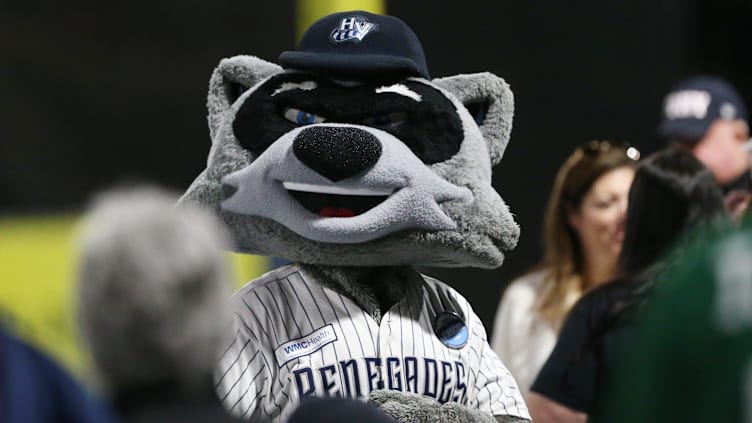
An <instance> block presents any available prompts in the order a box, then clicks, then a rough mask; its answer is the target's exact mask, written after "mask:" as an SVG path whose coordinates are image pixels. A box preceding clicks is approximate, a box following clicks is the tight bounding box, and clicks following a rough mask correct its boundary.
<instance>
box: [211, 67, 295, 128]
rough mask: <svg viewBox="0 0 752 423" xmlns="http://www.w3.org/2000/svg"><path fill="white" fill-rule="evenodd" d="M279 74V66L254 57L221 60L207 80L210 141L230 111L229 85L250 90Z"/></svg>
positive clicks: (280, 69)
mask: <svg viewBox="0 0 752 423" xmlns="http://www.w3.org/2000/svg"><path fill="white" fill-rule="evenodd" d="M279 72H282V68H281V67H280V66H279V65H276V64H274V63H270V62H267V61H266V60H262V59H259V58H258V57H254V56H234V57H230V58H228V59H222V60H221V61H220V62H219V65H217V68H216V69H215V70H214V73H212V76H211V79H210V80H209V94H208V95H207V99H206V107H207V109H208V110H209V115H208V120H209V135H210V136H211V139H212V140H214V139H215V135H216V132H217V128H219V126H220V125H221V123H222V120H223V119H224V118H225V112H227V111H228V110H230V106H231V104H230V102H229V100H228V96H229V89H230V84H231V83H236V84H240V85H242V86H244V87H245V88H251V87H253V86H255V85H256V84H258V83H259V82H261V81H263V80H264V79H266V78H268V77H270V76H272V75H274V74H276V73H279Z"/></svg>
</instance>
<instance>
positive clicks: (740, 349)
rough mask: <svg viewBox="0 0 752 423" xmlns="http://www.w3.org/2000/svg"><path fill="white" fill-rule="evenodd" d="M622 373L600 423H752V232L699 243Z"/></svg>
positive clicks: (662, 294)
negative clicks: (750, 422)
mask: <svg viewBox="0 0 752 423" xmlns="http://www.w3.org/2000/svg"><path fill="white" fill-rule="evenodd" d="M618 370H619V371H618V373H617V374H616V377H615V378H614V379H613V380H614V385H613V386H612V387H611V390H610V392H609V395H608V400H607V401H606V402H605V403H604V404H603V407H601V409H600V413H599V414H598V415H597V417H598V418H597V419H596V420H597V421H602V422H614V423H619V422H685V423H686V422H711V421H712V422H716V421H717V422H749V421H752V227H750V226H749V225H747V226H745V227H744V228H742V229H741V230H740V229H737V228H725V229H723V230H716V231H713V232H708V233H705V234H704V235H703V236H700V237H698V239H697V242H695V243H694V244H693V246H692V247H691V248H689V249H688V250H687V251H686V252H685V253H684V254H683V255H682V257H681V258H680V259H679V260H678V262H677V263H676V264H675V265H674V266H672V267H671V268H670V269H669V271H668V272H667V273H666V275H665V276H664V278H662V280H661V281H660V282H659V283H658V284H657V287H656V291H655V294H654V297H653V298H652V299H651V301H650V303H649V304H648V308H647V309H646V310H645V314H644V316H643V319H642V321H641V322H640V325H639V327H638V331H637V332H636V339H635V342H634V344H633V345H632V346H631V347H630V348H628V349H627V350H626V351H624V354H623V360H622V366H621V368H620V369H618Z"/></svg>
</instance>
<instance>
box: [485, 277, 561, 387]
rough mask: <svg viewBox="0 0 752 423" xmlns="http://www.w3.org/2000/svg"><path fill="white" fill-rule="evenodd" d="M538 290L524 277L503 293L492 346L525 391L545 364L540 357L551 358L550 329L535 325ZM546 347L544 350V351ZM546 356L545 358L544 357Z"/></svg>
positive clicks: (495, 321) (495, 322)
mask: <svg viewBox="0 0 752 423" xmlns="http://www.w3.org/2000/svg"><path fill="white" fill-rule="evenodd" d="M535 299H536V292H535V289H534V288H533V286H531V285H530V284H529V283H525V279H520V280H517V281H514V282H512V284H511V285H509V287H508V288H507V290H506V292H504V296H503V297H502V299H501V304H500V305H499V309H498V310H497V312H496V318H495V320H494V329H493V336H492V338H491V346H492V349H493V351H494V352H496V354H498V355H499V357H500V358H501V360H502V361H503V362H504V364H505V365H506V366H507V368H508V369H509V371H510V372H511V373H512V375H513V376H514V378H515V380H516V381H517V384H518V386H519V387H520V389H521V390H522V391H523V392H527V391H528V390H529V389H530V385H532V383H533V379H534V378H535V376H536V374H537V372H538V370H539V369H540V366H541V365H542V363H539V361H540V360H541V359H540V358H539V356H541V355H545V357H548V353H550V348H549V349H548V350H546V347H547V343H548V342H549V339H548V338H551V337H552V336H553V337H554V340H555V334H549V333H548V332H550V331H549V330H546V329H545V328H542V327H539V326H540V325H537V326H536V325H535V324H534V321H535V312H534V311H533V307H534V304H535ZM544 350H545V351H544ZM545 357H544V358H543V359H545Z"/></svg>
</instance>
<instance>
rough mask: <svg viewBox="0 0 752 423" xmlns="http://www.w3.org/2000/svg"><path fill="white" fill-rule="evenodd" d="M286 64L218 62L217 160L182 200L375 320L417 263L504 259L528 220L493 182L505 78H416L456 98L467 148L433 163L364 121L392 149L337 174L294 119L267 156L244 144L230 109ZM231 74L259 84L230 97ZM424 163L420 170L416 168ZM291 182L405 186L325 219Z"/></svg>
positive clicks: (412, 415) (421, 402) (467, 414)
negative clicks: (332, 175) (300, 145)
mask: <svg viewBox="0 0 752 423" xmlns="http://www.w3.org/2000/svg"><path fill="white" fill-rule="evenodd" d="M230 64H232V66H231V65H230ZM281 71H282V70H281V69H280V68H279V67H276V65H272V64H268V63H266V62H264V61H263V60H261V59H258V58H252V57H248V56H241V57H237V58H232V59H226V60H224V61H222V62H221V63H220V66H219V67H218V68H217V69H216V70H215V72H214V75H213V76H212V83H211V84H210V92H209V100H208V104H209V115H210V117H209V123H210V132H211V136H212V148H211V151H210V153H209V159H208V166H207V169H206V170H205V171H204V172H202V173H201V175H199V177H198V178H197V179H196V180H195V181H194V183H193V184H192V185H191V187H190V188H189V189H188V191H187V192H186V193H185V194H184V196H183V197H182V198H181V200H180V202H181V203H188V202H195V203H199V204H201V205H202V206H204V207H207V208H209V209H210V210H212V211H214V212H215V213H217V214H218V215H219V216H220V217H221V218H222V220H223V221H224V222H225V223H226V225H227V226H228V227H229V229H230V232H231V233H232V234H233V237H234V249H235V250H237V251H239V252H246V253H253V254H269V255H275V256H279V257H284V258H287V259H289V260H292V261H296V262H299V263H300V264H301V268H302V270H303V271H304V272H308V273H312V274H313V275H314V277H315V279H317V280H321V281H322V283H323V284H325V285H327V286H329V287H330V288H331V289H333V290H335V291H336V292H339V293H341V294H343V295H346V296H348V297H349V298H351V299H353V300H354V301H355V302H356V303H357V304H358V305H359V306H360V307H361V308H363V310H365V311H366V312H367V313H368V314H370V315H371V316H373V317H374V318H375V319H376V320H377V321H378V320H380V319H381V315H382V311H383V310H384V309H386V308H388V307H389V306H391V305H392V304H394V303H395V302H396V301H397V300H398V299H399V298H401V297H403V296H404V293H405V290H407V289H410V287H411V286H414V285H415V283H416V282H419V281H421V279H420V278H421V276H420V275H419V274H418V273H417V272H416V271H415V270H414V269H413V268H412V267H411V266H413V265H433V266H477V267H497V266H499V265H501V263H502V261H503V258H504V252H505V251H507V250H509V249H511V248H513V247H514V246H515V245H516V243H517V239H518V237H519V227H518V226H517V224H516V223H515V222H514V219H513V217H512V215H511V213H510V212H509V209H508V207H507V205H506V204H505V203H504V201H503V200H502V199H501V197H500V196H499V194H498V193H497V192H496V191H495V190H494V189H493V187H492V185H491V167H492V164H495V163H498V161H499V160H500V159H501V157H502V155H503V153H504V149H505V147H506V144H507V142H508V139H509V135H510V131H511V126H512V114H513V97H512V93H511V91H510V90H509V87H508V85H507V84H506V83H505V82H504V81H503V80H502V79H501V78H498V77H496V76H494V75H492V74H488V73H482V74H474V75H458V76H455V77H448V78H441V79H437V80H435V81H434V82H431V81H427V80H424V79H420V78H413V81H416V82H418V83H422V84H427V85H431V86H434V87H436V88H437V89H439V90H441V91H442V92H443V93H444V94H445V95H446V96H447V98H448V99H449V100H450V101H451V102H452V103H453V104H454V106H455V107H456V108H457V112H458V114H459V118H460V121H461V123H462V129H463V132H464V134H463V135H464V138H463V142H462V144H461V146H460V148H459V151H458V152H457V153H456V154H455V155H454V156H453V157H451V158H450V159H448V160H446V161H444V162H440V163H434V164H432V165H425V164H423V163H422V162H420V161H419V160H417V157H415V155H414V154H413V153H412V152H411V151H409V149H407V148H405V147H404V146H403V145H401V143H400V142H399V140H397V139H396V138H394V137H393V136H391V135H390V134H388V133H386V132H383V131H379V130H378V129H374V128H369V127H362V126H358V128H360V129H363V130H367V131H369V132H370V133H371V134H372V135H375V136H377V138H379V140H380V141H381V142H382V144H383V145H385V146H386V147H385V150H386V151H387V153H386V155H384V157H385V158H384V157H382V158H380V159H379V160H382V159H383V162H378V163H377V164H376V165H375V166H374V167H373V168H372V169H368V170H367V171H364V173H363V174H359V175H356V176H354V177H351V178H348V179H345V180H343V181H340V182H338V183H336V184H335V183H333V182H331V181H327V180H324V179H323V178H321V177H320V176H319V175H316V174H314V173H313V172H310V170H308V169H304V168H303V167H302V164H301V163H299V162H298V161H297V159H295V157H294V155H293V154H292V153H291V152H290V146H291V142H290V141H291V139H292V137H293V136H294V132H295V131H296V130H293V131H291V132H290V133H288V134H287V135H283V136H281V137H280V138H279V139H278V140H277V141H276V142H275V143H274V144H272V146H271V147H270V148H268V149H267V150H266V151H264V152H263V153H262V154H261V155H260V156H259V157H254V156H253V155H252V154H251V153H250V152H248V151H246V150H245V149H243V148H242V147H241V146H240V144H239V142H238V140H237V139H236V138H235V136H234V133H233V129H232V121H233V117H234V116H235V115H236V113H237V112H238V110H239V109H240V107H241V106H242V104H243V102H244V101H245V100H246V99H247V98H248V97H249V96H250V95H251V94H252V93H253V92H254V90H255V89H256V88H257V87H258V84H259V83H262V82H263V81H264V80H265V78H268V77H269V76H271V75H273V74H274V73H275V72H281ZM224 81H241V82H242V83H248V84H251V83H252V82H254V81H255V86H251V85H253V84H251V85H248V86H249V87H250V89H248V90H247V91H246V92H245V93H243V94H242V95H241V96H240V97H239V98H238V99H237V101H235V102H234V103H233V104H230V101H229V100H228V98H227V93H228V91H227V90H226V88H224V87H225V85H226V84H225V82H224ZM292 89H295V88H292ZM223 96H224V97H223ZM471 102H488V104H489V105H490V109H489V111H488V113H487V115H486V118H485V120H484V122H483V123H482V125H481V126H480V127H478V125H477V124H476V123H475V121H474V120H473V118H472V117H471V116H470V114H469V112H468V111H467V109H466V108H465V107H464V105H463V103H471ZM319 125H324V124H319ZM328 125H331V126H337V125H340V126H351V127H352V126H353V125H344V124H328ZM390 137H391V138H390ZM390 154H391V156H390ZM416 166H419V167H420V169H417V170H416V169H413V168H414V167H416ZM289 181H292V182H298V183H306V184H315V185H330V184H331V185H336V186H337V187H340V188H342V187H345V188H363V187H377V188H384V187H392V188H401V189H402V190H404V191H405V192H403V193H400V194H401V195H403V197H400V196H398V195H396V194H394V195H393V197H394V198H390V199H388V200H387V201H386V202H384V203H382V204H381V205H379V206H377V207H375V208H374V209H372V210H369V211H368V212H366V213H364V214H363V215H360V216H357V217H351V218H346V219H344V218H329V219H321V218H319V217H318V216H314V215H313V214H311V213H308V214H306V213H307V212H306V211H305V210H301V208H300V206H298V205H297V204H296V203H293V201H292V200H291V199H290V198H287V197H288V196H289V194H288V193H287V192H286V191H285V190H283V189H280V187H279V184H281V183H282V182H289ZM223 182H225V183H228V184H230V185H233V186H234V187H236V188H238V190H237V191H236V192H235V193H234V194H233V195H232V196H231V197H230V198H229V199H228V200H225V199H224V198H223V197H222V194H221V192H222V183H223ZM274 184H277V186H270V185H274ZM411 184H412V185H411ZM398 193H399V191H398ZM390 201H391V202H400V203H399V204H391V203H389V202H390ZM380 208H382V209H383V210H381V209H380ZM317 225H319V226H320V225H329V226H325V227H324V229H322V228H321V227H319V226H317ZM371 401H372V402H374V403H375V404H377V405H379V406H380V407H382V408H383V409H385V410H386V411H387V412H388V413H389V414H391V415H393V416H394V417H395V418H397V419H398V420H399V421H401V422H435V421H451V422H456V421H462V422H478V423H482V422H496V421H497V419H498V421H504V422H517V421H525V420H523V419H517V418H511V417H508V416H499V417H497V418H494V417H493V416H491V415H489V414H485V413H483V412H481V411H478V410H472V409H470V408H469V407H467V406H464V405H461V404H456V403H448V404H443V405H441V404H439V403H437V402H436V401H434V400H431V399H429V398H423V397H420V396H417V395H411V394H405V393H398V392H389V391H375V392H373V393H372V394H371Z"/></svg>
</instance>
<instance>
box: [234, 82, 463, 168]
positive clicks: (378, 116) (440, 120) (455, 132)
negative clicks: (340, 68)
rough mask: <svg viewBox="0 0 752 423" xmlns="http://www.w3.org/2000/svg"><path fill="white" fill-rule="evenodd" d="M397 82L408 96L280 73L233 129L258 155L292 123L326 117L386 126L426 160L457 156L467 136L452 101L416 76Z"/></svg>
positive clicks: (256, 96) (239, 115)
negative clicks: (302, 86) (289, 86)
mask: <svg viewBox="0 0 752 423" xmlns="http://www.w3.org/2000/svg"><path fill="white" fill-rule="evenodd" d="M285 83H287V84H303V83H305V85H304V87H305V88H300V87H298V88H292V89H284V88H286V86H285V85H283V84H285ZM398 84H399V85H402V86H404V87H406V88H407V89H409V90H410V91H412V93H411V94H410V96H408V95H404V94H400V93H397V92H391V91H388V90H387V91H386V92H381V93H377V89H378V88H382V87H384V85H358V86H353V87H344V86H340V85H337V84H335V83H333V82H331V81H329V80H326V79H323V78H319V77H315V76H313V75H309V74H297V73H296V74H280V75H277V76H274V77H272V78H271V79H269V80H268V81H267V82H266V83H264V85H262V86H261V87H259V88H258V89H256V90H255V91H254V92H253V93H252V94H251V95H250V96H249V97H248V98H247V99H246V100H245V102H244V103H243V105H242V106H241V107H240V110H239V111H238V113H237V115H236V117H235V120H234V122H233V125H232V127H233V131H234V133H235V136H236V138H237V139H238V140H239V141H240V144H241V145H242V146H243V147H244V148H246V149H247V150H249V151H250V152H251V153H253V154H254V155H256V156H259V155H261V153H263V152H264V151H265V150H266V149H267V148H268V147H269V145H271V144H272V143H273V142H274V141H276V140H277V139H278V138H280V137H281V136H282V135H284V134H285V133H287V132H289V131H291V130H293V129H294V128H296V127H298V126H303V125H310V124H315V123H322V122H326V123H349V124H356V125H365V126H370V127H373V128H378V129H381V130H383V131H386V132H388V133H390V134H392V135H394V136H395V137H397V138H398V139H400V140H401V141H402V142H403V143H405V145H407V146H408V147H409V148H410V150H411V151H412V152H413V153H414V154H415V155H416V156H417V157H419V158H420V159H421V160H422V161H423V162H424V163H426V164H432V163H438V162H442V161H445V160H447V159H449V158H451V157H452V156H454V155H455V154H456V153H457V152H458V151H459V148H460V144H461V142H462V139H463V131H462V124H461V122H460V118H459V116H458V115H457V110H456V108H455V107H454V105H453V104H452V103H451V102H450V101H449V99H447V98H446V97H445V96H444V94H442V93H441V92H440V91H439V90H437V89H435V88H433V87H431V86H428V85H425V84H422V83H420V82H417V81H402V82H400V83H398ZM387 85H389V84H387ZM416 94H417V96H420V101H416V99H415V95H416Z"/></svg>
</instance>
